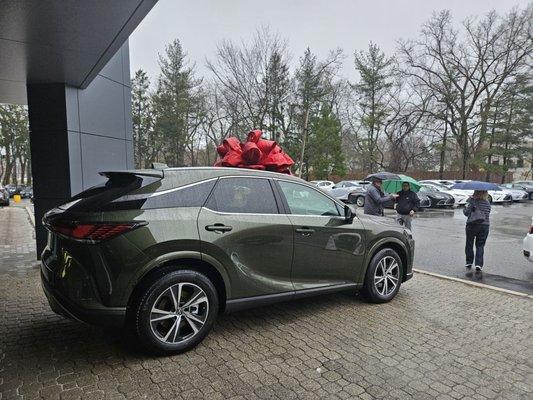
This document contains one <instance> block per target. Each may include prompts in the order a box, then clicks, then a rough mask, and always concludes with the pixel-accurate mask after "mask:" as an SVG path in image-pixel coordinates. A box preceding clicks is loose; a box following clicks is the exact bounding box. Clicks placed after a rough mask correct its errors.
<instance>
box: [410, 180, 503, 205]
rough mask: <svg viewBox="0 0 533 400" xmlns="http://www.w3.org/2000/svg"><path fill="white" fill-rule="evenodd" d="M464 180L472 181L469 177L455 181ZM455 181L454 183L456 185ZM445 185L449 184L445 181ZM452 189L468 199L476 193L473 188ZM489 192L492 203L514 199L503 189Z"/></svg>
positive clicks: (429, 181) (434, 181)
mask: <svg viewBox="0 0 533 400" xmlns="http://www.w3.org/2000/svg"><path fill="white" fill-rule="evenodd" d="M420 182H422V183H424V184H426V182H427V183H432V184H435V183H436V182H440V181H436V180H426V181H420ZM448 182H449V181H448ZM462 182H470V181H469V180H467V179H458V180H456V181H455V183H462ZM455 183H454V184H453V185H455ZM443 185H445V186H448V185H447V184H445V183H443ZM453 185H452V186H453ZM450 190H453V191H454V192H455V193H458V194H462V195H463V196H466V197H467V199H468V197H470V196H472V195H473V194H474V191H473V190H465V189H450ZM488 193H489V202H491V203H506V202H509V203H510V202H512V201H513V198H512V196H511V195H510V194H509V193H506V192H504V191H502V190H489V192H488ZM450 194H451V193H450Z"/></svg>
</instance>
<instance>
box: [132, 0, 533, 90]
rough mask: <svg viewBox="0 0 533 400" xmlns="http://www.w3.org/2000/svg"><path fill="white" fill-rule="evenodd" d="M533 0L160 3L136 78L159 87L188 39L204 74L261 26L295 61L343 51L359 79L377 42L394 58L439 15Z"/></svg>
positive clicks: (148, 23)
mask: <svg viewBox="0 0 533 400" xmlns="http://www.w3.org/2000/svg"><path fill="white" fill-rule="evenodd" d="M528 3H529V0H263V1H258V0H187V1H186V0H159V2H158V3H157V4H156V5H155V7H154V8H153V9H152V11H151V12H150V13H149V14H148V16H147V17H146V18H145V19H144V21H143V22H142V23H141V24H140V26H139V27H138V28H137V30H136V31H135V32H134V33H133V34H132V35H131V37H130V54H131V72H132V74H133V72H134V71H135V70H137V69H139V68H143V69H144V70H146V71H147V72H148V74H149V75H150V77H151V78H152V79H153V80H155V77H156V76H157V74H158V72H159V67H158V64H157V54H158V53H162V52H164V48H165V45H166V44H168V43H169V42H171V41H172V40H174V39H175V38H178V39H180V41H181V43H182V45H183V47H184V48H185V50H186V51H187V53H188V54H189V57H190V60H191V61H192V62H195V63H196V65H197V70H198V72H199V74H204V73H206V68H205V60H206V59H209V58H212V57H213V55H214V54H215V52H216V46H217V43H218V42H220V40H222V39H231V40H234V41H241V40H244V41H246V40H249V39H250V37H251V36H252V35H253V34H254V32H255V29H256V27H259V26H262V25H264V26H269V27H270V29H271V31H272V32H275V33H278V34H279V35H280V36H281V37H283V38H285V39H287V40H288V44H289V49H290V52H291V54H292V59H293V62H296V61H297V60H298V58H299V57H300V56H301V55H302V54H303V52H304V50H305V48H306V47H310V48H311V50H312V51H313V52H315V53H317V54H318V55H320V56H325V55H326V54H327V53H328V51H329V50H330V49H334V48H337V47H340V48H342V49H344V52H345V56H346V59H345V62H344V68H343V70H342V71H341V73H342V74H343V75H344V76H345V77H348V78H352V79H353V78H354V77H355V73H354V72H353V52H354V50H356V49H357V50H361V49H365V48H367V47H368V43H369V42H370V41H373V42H375V43H377V44H378V45H379V46H380V47H381V48H382V49H383V50H384V51H385V52H387V53H391V54H392V52H394V50H395V47H396V41H397V40H398V39H400V38H404V39H407V38H414V37H416V36H417V34H418V31H419V29H420V25H421V24H422V23H423V22H425V21H426V20H427V19H428V18H429V17H430V16H431V13H432V12H433V11H434V10H437V11H438V10H442V9H449V10H451V12H452V14H453V17H454V21H455V22H456V23H459V22H460V21H461V20H463V19H465V18H466V17H469V16H476V15H482V14H485V13H487V12H488V11H490V10H492V9H494V10H496V11H498V12H500V13H504V12H506V11H508V10H509V9H511V8H512V7H513V6H519V7H521V8H523V7H525V6H526V5H527V4H528Z"/></svg>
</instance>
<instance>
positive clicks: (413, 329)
mask: <svg viewBox="0 0 533 400" xmlns="http://www.w3.org/2000/svg"><path fill="white" fill-rule="evenodd" d="M0 211H2V210H0ZM2 215H3V214H2V213H1V212H0V226H1V224H2V223H3V221H4V220H3V219H2ZM13 229H22V228H20V227H19V228H13ZM2 260H4V259H3V258H2V257H0V399H2V400H3V399H11V398H17V399H19V398H23V399H30V398H39V397H42V398H47V399H48V398H50V399H52V398H64V399H71V398H87V399H99V398H128V399H133V398H145V399H160V398H168V399H181V398H183V399H196V398H198V399H200V398H208V399H231V398H234V399H253V398H262V399H296V398H302V399H308V398H309V399H313V398H343V399H351V398H361V399H373V398H383V399H395V398H416V399H430V398H437V399H462V398H464V399H489V398H505V399H531V398H533V346H532V345H533V340H532V339H533V337H532V334H531V332H532V328H533V326H532V325H533V322H532V320H533V301H532V300H531V299H527V298H521V297H516V296H511V295H507V294H504V293H499V292H495V291H492V290H488V289H480V288H475V287H470V286H466V285H464V284H461V283H455V282H449V281H446V280H440V279H436V278H433V277H429V276H424V275H418V274H417V275H415V277H414V279H413V280H411V281H410V282H408V283H407V284H406V285H405V286H403V287H402V289H401V291H400V294H399V295H398V296H397V298H396V299H395V300H394V301H392V302H391V303H388V304H383V305H371V304H367V303H364V302H362V301H361V300H359V299H358V298H356V297H355V296H352V295H349V294H338V295H330V296H321V297H318V298H313V299H306V300H302V301H297V302H292V303H286V304H280V305H276V306H272V307H264V308H260V309H256V310H251V311H247V312H243V313H240V314H237V315H231V316H228V315H225V316H221V317H220V318H219V320H218V322H217V323H216V324H215V328H214V330H213V331H212V332H211V334H210V335H209V336H208V337H207V339H206V340H205V341H204V342H203V343H202V344H201V345H200V346H198V347H197V348H196V349H195V350H193V351H190V352H188V353H186V354H182V355H177V356H172V357H159V358H155V357H151V356H147V355H145V354H143V353H140V352H138V351H137V349H135V347H134V346H133V345H130V344H126V342H125V341H124V340H123V339H122V338H121V336H120V335H119V334H116V333H108V332H105V331H103V330H100V329H97V328H91V327H88V326H85V325H82V324H79V323H76V322H73V321H69V320H66V319H64V318H62V317H60V316H57V315H55V314H54V313H52V311H50V309H49V307H48V305H47V303H46V300H45V297H44V295H43V294H42V291H41V288H40V284H39V279H38V271H37V269H35V268H24V271H25V273H24V276H22V274H13V273H6V272H5V271H6V269H5V265H2V264H3V263H4V261H2ZM10 262H12V261H10ZM15 262H16V260H15ZM13 268H14V267H10V268H8V270H12V269H13Z"/></svg>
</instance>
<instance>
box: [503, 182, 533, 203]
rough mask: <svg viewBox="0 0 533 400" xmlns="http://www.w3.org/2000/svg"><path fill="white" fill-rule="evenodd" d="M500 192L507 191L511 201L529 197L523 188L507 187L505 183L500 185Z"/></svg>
mask: <svg viewBox="0 0 533 400" xmlns="http://www.w3.org/2000/svg"><path fill="white" fill-rule="evenodd" d="M500 189H501V190H502V192H504V193H507V194H508V195H509V196H511V199H512V201H522V200H527V199H529V194H528V193H527V192H526V191H525V190H523V189H517V188H513V187H510V188H509V187H507V186H505V185H500Z"/></svg>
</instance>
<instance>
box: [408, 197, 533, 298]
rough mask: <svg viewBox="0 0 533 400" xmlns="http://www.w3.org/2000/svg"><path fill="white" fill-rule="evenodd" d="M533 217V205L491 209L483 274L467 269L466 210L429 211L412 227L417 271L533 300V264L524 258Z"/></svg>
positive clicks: (516, 204)
mask: <svg viewBox="0 0 533 400" xmlns="http://www.w3.org/2000/svg"><path fill="white" fill-rule="evenodd" d="M532 216H533V201H531V202H524V203H514V204H511V205H499V204H493V205H492V212H491V227H490V233H489V237H488V239H487V244H486V246H485V266H484V267H483V271H482V272H476V271H472V270H468V269H466V268H465V267H464V265H465V256H464V246H465V231H464V230H465V221H466V217H465V216H464V215H463V211H462V208H459V209H453V210H429V211H425V212H421V213H419V214H418V216H417V218H416V219H415V221H414V222H413V235H414V238H415V240H416V251H415V268H418V269H421V270H426V271H430V272H435V273H438V274H442V275H447V276H452V277H456V278H461V279H467V280H471V281H476V282H480V283H484V284H487V285H492V286H497V287H501V288H504V289H508V290H514V291H518V292H522V293H528V294H533V263H531V262H529V261H527V260H526V259H525V258H524V256H523V255H522V240H523V238H524V236H525V235H526V232H527V231H528V229H529V226H530V224H531V217H532Z"/></svg>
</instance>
